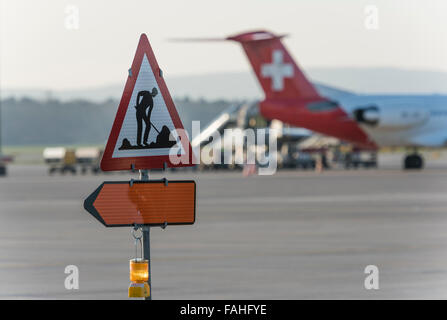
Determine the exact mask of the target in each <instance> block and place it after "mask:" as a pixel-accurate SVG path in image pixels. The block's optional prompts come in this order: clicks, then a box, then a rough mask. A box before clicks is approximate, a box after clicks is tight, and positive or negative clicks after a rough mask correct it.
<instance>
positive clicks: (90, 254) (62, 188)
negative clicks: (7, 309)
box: [0, 158, 447, 299]
mask: <svg viewBox="0 0 447 320" xmlns="http://www.w3.org/2000/svg"><path fill="white" fill-rule="evenodd" d="M393 159H394V158H393ZM393 159H391V160H392V161H391V160H390V162H389V163H390V164H389V165H388V164H386V163H385V164H384V165H383V167H384V168H385V169H380V170H357V171H338V170H336V171H327V172H323V173H322V174H317V173H315V172H302V171H280V172H278V173H277V174H276V175H274V176H252V177H249V178H243V177H242V174H241V173H240V172H218V173H199V174H193V173H191V172H176V173H171V172H168V173H166V176H167V177H168V178H169V179H185V178H186V179H191V178H194V179H195V180H196V181H197V190H198V207H197V221H196V224H195V225H193V226H168V227H167V229H166V230H161V229H160V228H153V229H152V231H151V245H152V247H151V254H152V290H153V298H154V299H328V298H331V299H332V298H333V299H359V298H360V299H396V298H403V299H407V298H423V299H425V298H436V299H437V298H444V299H445V298H447V210H446V209H447V196H446V191H447V162H445V163H446V165H445V166H444V168H442V167H441V165H440V164H439V163H440V162H439V163H438V164H436V165H433V166H431V167H429V168H427V170H424V171H420V172H403V171H401V170H400V169H399V168H398V167H399V164H400V163H397V164H396V163H395V161H394V160H393ZM393 161H394V162H393ZM393 163H394V164H393ZM161 176H162V174H161V173H155V174H153V175H152V177H154V178H159V177H161ZM130 177H131V175H130V174H111V175H99V176H72V175H66V176H60V175H55V176H52V177H50V176H48V175H47V171H46V167H45V166H41V165H30V166H25V165H11V166H10V167H9V176H8V177H6V178H1V179H0V214H1V224H0V298H1V299H19V298H23V299H127V288H128V285H129V278H128V277H129V266H128V265H129V259H131V258H133V257H134V255H135V253H134V252H135V250H134V243H133V239H132V237H131V229H130V228H105V227H104V226H103V225H101V224H100V223H99V222H98V221H96V220H95V219H94V218H93V217H91V216H90V215H89V214H88V213H87V212H85V211H84V209H83V200H84V198H85V197H86V196H88V195H89V194H90V193H91V192H92V191H94V190H95V188H96V187H97V186H98V185H99V184H100V183H101V182H102V181H103V180H109V181H110V180H127V179H129V178H130ZM134 177H135V175H134ZM67 265H76V266H77V267H78V268H79V289H78V290H66V289H65V287H64V280H65V277H66V276H67V275H66V274H65V273H64V270H65V267H66V266H67ZM367 265H376V266H377V267H378V268H379V272H380V273H379V275H380V276H379V281H380V282H379V284H380V289H379V290H366V289H365V288H364V279H365V277H366V274H364V269H365V267H366V266H367Z"/></svg>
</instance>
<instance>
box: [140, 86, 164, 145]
mask: <svg viewBox="0 0 447 320" xmlns="http://www.w3.org/2000/svg"><path fill="white" fill-rule="evenodd" d="M157 93H158V91H157V88H153V89H152V92H149V91H140V92H138V95H137V105H136V106H135V109H136V117H137V145H138V146H139V147H141V146H142V145H141V135H142V134H143V121H144V124H145V129H144V139H143V143H144V145H145V146H149V144H148V143H147V139H148V138H149V132H150V130H151V125H152V123H151V114H152V109H153V108H154V99H153V97H155V96H156V95H157ZM148 109H149V110H148ZM154 128H155V127H154ZM155 130H156V131H157V132H158V130H157V129H156V128H155ZM158 133H160V132H158Z"/></svg>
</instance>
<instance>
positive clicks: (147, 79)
mask: <svg viewBox="0 0 447 320" xmlns="http://www.w3.org/2000/svg"><path fill="white" fill-rule="evenodd" d="M194 165H195V158H194V155H193V154H192V148H191V144H190V143H189V139H188V136H187V135H186V134H185V131H184V129H183V124H182V122H181V120H180V117H179V115H178V113H177V110H176V108H175V106H174V102H173V101H172V98H171V96H170V94H169V91H168V88H167V86H166V84H165V81H164V79H163V73H162V72H161V69H160V68H159V66H158V63H157V61H156V59H155V55H154V53H153V51H152V48H151V46H150V44H149V41H148V39H147V37H146V35H145V34H142V35H141V37H140V41H139V44H138V48H137V51H136V54H135V58H134V60H133V63H132V67H131V68H130V69H129V76H128V78H127V82H126V86H125V88H124V92H123V95H122V98H121V102H120V105H119V107H118V111H117V114H116V117H115V121H114V123H113V126H112V129H111V132H110V135H109V139H108V141H107V145H106V148H105V151H104V155H103V157H102V160H101V163H100V167H101V169H102V170H103V171H121V170H126V171H132V172H133V171H134V170H139V172H140V180H133V179H130V181H106V182H104V183H102V184H101V185H100V186H99V187H98V188H97V189H96V190H95V191H94V192H93V193H92V194H91V195H90V196H89V197H87V199H85V201H84V208H85V210H86V211H87V212H89V213H90V214H91V215H92V216H94V217H95V218H96V219H97V220H98V221H100V222H101V223H102V224H103V225H104V226H106V227H126V226H127V227H131V228H133V230H134V232H135V231H138V230H140V231H141V238H140V239H142V243H143V254H142V257H141V258H140V259H137V258H136V259H137V260H134V261H132V260H131V261H130V280H131V281H132V283H131V285H130V287H129V290H128V293H129V297H131V298H136V297H139V298H145V299H151V298H152V293H151V292H152V288H151V259H150V227H154V226H158V227H161V228H163V229H164V228H166V227H167V226H168V225H185V224H193V223H194V222H195V217H196V183H195V182H194V181H191V180H182V181H168V180H167V179H166V178H164V179H162V180H149V169H166V168H168V167H169V168H176V167H187V166H194ZM134 238H136V239H137V237H136V236H135V235H134Z"/></svg>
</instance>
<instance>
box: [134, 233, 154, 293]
mask: <svg viewBox="0 0 447 320" xmlns="http://www.w3.org/2000/svg"><path fill="white" fill-rule="evenodd" d="M135 231H136V229H134V230H133V231H132V235H133V237H134V239H135V255H137V244H138V242H139V243H140V254H141V256H143V248H142V244H141V237H142V234H141V235H140V236H136V235H135ZM129 269H130V274H129V278H130V281H131V283H130V285H129V298H146V297H150V295H151V290H150V287H149V284H148V283H147V281H148V280H149V261H148V260H145V259H143V258H135V259H131V260H130V261H129Z"/></svg>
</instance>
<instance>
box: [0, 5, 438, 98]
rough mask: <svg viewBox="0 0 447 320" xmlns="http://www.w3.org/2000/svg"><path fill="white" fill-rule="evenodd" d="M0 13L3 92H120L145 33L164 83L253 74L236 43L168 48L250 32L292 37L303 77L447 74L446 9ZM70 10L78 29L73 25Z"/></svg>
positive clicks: (91, 8)
mask: <svg viewBox="0 0 447 320" xmlns="http://www.w3.org/2000/svg"><path fill="white" fill-rule="evenodd" d="M0 4H1V6H0V36H1V37H0V77H1V78H0V80H1V85H2V86H3V87H6V88H29V87H32V88H36V87H37V88H48V89H53V90H57V89H64V88H83V87H90V86H103V85H108V84H115V83H124V82H125V80H126V76H127V69H128V68H129V67H130V65H131V62H132V59H133V55H134V53H135V49H136V46H137V42H138V38H139V35H140V34H141V33H143V32H144V33H146V34H147V35H148V37H149V41H150V42H151V44H152V47H153V49H154V51H155V54H156V56H157V59H158V62H159V64H160V66H161V67H162V69H163V70H164V72H165V74H169V75H170V76H173V75H183V74H202V73H213V72H225V71H241V70H247V71H248V70H250V69H249V67H248V64H247V60H246V58H245V56H244V55H243V53H242V50H241V49H240V47H239V46H238V45H236V44H235V43H196V44H190V43H188V44H185V43H171V42H168V41H167V40H166V39H167V38H170V37H200V36H226V35H229V34H234V33H237V32H240V31H247V30H253V29H267V30H271V31H274V32H277V33H288V34H290V36H289V37H288V38H287V39H286V40H285V42H286V45H287V46H288V48H289V49H290V51H291V52H292V55H293V56H294V57H295V58H296V59H297V61H298V63H299V64H300V65H301V66H302V67H303V68H304V69H306V68H309V67H318V66H323V67H342V66H349V67H377V66H379V67H398V68H408V69H428V70H435V71H447V19H446V16H447V1H446V0H369V1H364V0H236V1H234V0H220V1H213V0H203V1H194V0H184V1H180V0H178V1H170V0H164V1H143V0H141V1H137V0H120V1H110V0H109V1H98V0H94V1H92V0H91V1H81V0H70V1H63V0H52V1H50V0H35V1H31V0H28V1H22V0H0ZM367 5H375V6H376V7H377V9H378V29H377V30H368V29H367V28H366V27H365V19H366V14H365V7H366V6H367ZM76 10H78V12H79V24H78V27H79V28H77V29H76V22H73V21H74V20H72V19H71V17H73V13H74V12H75V11H76ZM67 23H68V24H67ZM67 26H68V27H69V28H68V29H67ZM73 27H74V28H75V29H70V28H73Z"/></svg>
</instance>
